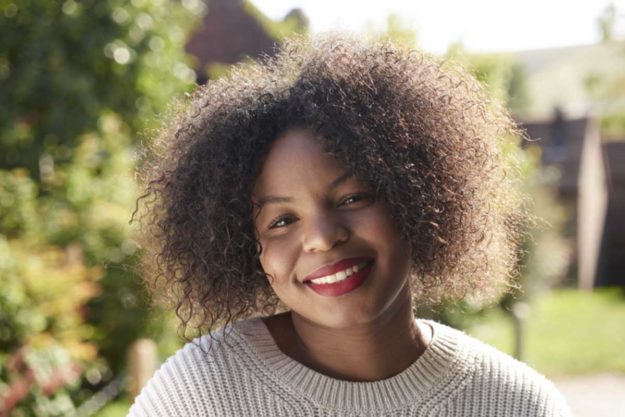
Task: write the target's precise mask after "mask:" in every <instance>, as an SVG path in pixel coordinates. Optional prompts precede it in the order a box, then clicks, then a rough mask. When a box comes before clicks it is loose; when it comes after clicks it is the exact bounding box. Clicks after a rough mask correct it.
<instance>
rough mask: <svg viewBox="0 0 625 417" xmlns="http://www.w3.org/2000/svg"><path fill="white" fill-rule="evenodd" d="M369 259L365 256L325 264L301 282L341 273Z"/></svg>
mask: <svg viewBox="0 0 625 417" xmlns="http://www.w3.org/2000/svg"><path fill="white" fill-rule="evenodd" d="M370 259H371V258H368V257H365V256H359V257H356V258H345V259H341V260H339V261H337V262H334V263H331V264H327V265H324V266H321V267H319V268H317V269H315V270H314V271H313V272H311V273H310V274H308V275H306V276H305V277H304V281H303V282H306V281H310V280H311V279H315V278H321V277H325V276H328V275H333V274H336V273H337V272H339V271H343V270H345V269H347V268H349V267H350V266H354V265H358V264H360V263H362V262H366V261H369V260H370Z"/></svg>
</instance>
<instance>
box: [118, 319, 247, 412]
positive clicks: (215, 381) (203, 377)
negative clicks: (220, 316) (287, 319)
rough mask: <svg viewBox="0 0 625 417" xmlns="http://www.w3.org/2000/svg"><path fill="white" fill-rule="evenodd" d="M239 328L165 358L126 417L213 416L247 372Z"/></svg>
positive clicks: (203, 339)
mask: <svg viewBox="0 0 625 417" xmlns="http://www.w3.org/2000/svg"><path fill="white" fill-rule="evenodd" d="M238 327H239V326H238V325H237V324H234V325H231V326H228V327H227V328H221V329H219V330H217V331H215V332H213V333H212V334H211V335H205V336H202V337H200V338H197V339H195V340H193V341H192V342H190V343H187V344H186V345H185V346H184V347H182V348H181V349H180V350H178V351H177V352H176V353H175V354H174V355H173V356H171V357H170V358H168V359H167V360H166V361H165V363H163V365H162V366H161V367H160V368H159V370H158V371H157V372H156V373H155V374H154V376H153V377H152V378H151V379H150V380H149V381H148V383H147V384H146V386H145V387H144V388H143V389H142V391H141V393H140V394H139V395H138V396H137V398H135V401H134V404H133V405H132V407H131V409H130V412H129V417H144V416H150V417H153V416H154V417H160V416H173V415H175V416H197V415H203V416H212V415H222V414H223V412H221V411H225V410H224V407H226V408H227V407H228V405H227V404H224V399H225V398H228V397H232V395H231V394H232V393H231V392H228V391H231V390H233V389H236V387H237V386H243V385H245V384H244V383H243V380H245V379H248V376H247V374H248V373H249V372H250V368H252V367H250V366H249V365H250V364H249V355H247V354H246V349H247V347H246V346H245V343H244V342H243V339H242V338H241V337H240V335H239V332H238Z"/></svg>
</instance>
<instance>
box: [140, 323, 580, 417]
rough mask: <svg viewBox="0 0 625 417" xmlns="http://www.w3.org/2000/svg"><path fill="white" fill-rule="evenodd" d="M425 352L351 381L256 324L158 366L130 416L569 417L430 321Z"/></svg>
mask: <svg viewBox="0 0 625 417" xmlns="http://www.w3.org/2000/svg"><path fill="white" fill-rule="evenodd" d="M428 323H429V324H430V325H432V326H433V328H434V336H433V338H432V341H431V343H430V345H429V346H428V348H427V350H426V351H425V353H424V354H423V355H422V356H421V357H420V358H419V359H418V360H417V361H416V362H414V363H413V364H412V365H411V366H410V367H408V368H407V369H405V370H404V371H403V372H401V373H400V374H398V375H395V376H393V377H391V378H388V379H385V380H382V381H376V382H348V381H341V380H337V379H333V378H330V377H327V376H325V375H322V374H320V373H317V372H315V371H313V370H311V369H309V368H306V367H305V366H303V365H302V364H300V363H298V362H296V361H294V360H293V359H291V358H290V357H288V356H286V355H285V354H284V353H282V352H281V351H280V349H279V348H278V347H277V345H276V344H275V342H274V340H273V338H272V336H271V334H270V333H269V330H268V329H267V327H266V326H265V324H264V323H263V322H262V320H260V319H251V320H246V321H241V322H237V323H235V324H233V325H231V326H229V327H228V328H227V330H226V331H224V330H223V329H222V330H220V331H218V332H216V333H214V335H213V339H211V338H210V337H207V336H205V337H202V338H200V339H197V340H196V341H195V342H194V343H189V344H187V345H186V346H185V347H184V348H182V349H181V350H180V351H178V352H177V353H176V354H175V355H174V356H173V357H171V358H169V359H168V360H167V362H166V363H165V364H164V365H163V366H162V367H161V368H160V370H159V371H158V372H157V373H156V375H155V376H154V377H153V378H152V379H151V380H150V381H149V382H148V384H147V386H146V387H145V388H144V389H143V391H142V392H141V394H140V395H139V396H138V397H137V398H136V400H135V403H134V405H133V406H132V408H131V409H130V414H129V416H130V417H146V416H150V417H165V416H168V417H171V416H181V417H187V416H188V417H191V416H193V417H196V416H233V417H245V416H315V417H321V416H354V417H355V416H441V417H442V416H466V417H469V416H476V417H478V416H479V417H486V416H519V417H521V416H523V417H533V416H570V415H571V414H570V411H569V410H568V408H567V406H566V404H565V403H564V401H563V400H562V398H561V396H560V394H559V393H558V392H557V391H556V390H555V388H554V387H553V386H552V385H551V383H549V382H548V381H547V380H546V379H545V378H543V377H542V376H541V375H539V374H537V373H536V372H535V371H533V370H532V369H530V368H529V367H527V366H526V365H524V364H522V363H520V362H517V361H516V360H514V359H512V358H510V357H508V356H506V355H504V354H503V353H500V352H499V351H497V350H495V349H493V348H491V347H489V346H486V345H484V344H483V343H481V342H479V341H477V340H475V339H473V338H471V337H469V336H467V335H465V334H463V333H461V332H459V331H457V330H454V329H452V328H449V327H446V326H444V325H442V324H438V323H434V322H428Z"/></svg>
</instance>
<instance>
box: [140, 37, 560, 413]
mask: <svg viewBox="0 0 625 417" xmlns="http://www.w3.org/2000/svg"><path fill="white" fill-rule="evenodd" d="M513 132H514V127H513V124H512V123H511V121H510V119H509V118H508V117H507V116H506V115H505V114H504V112H502V111H501V110H500V109H498V108H497V107H496V106H494V105H493V104H492V103H489V102H488V101H487V100H486V97H485V95H484V94H483V92H482V89H481V88H480V86H479V85H478V84H477V82H476V81H474V80H473V79H471V77H470V76H468V75H466V74H465V73H464V72H462V71H461V70H459V69H455V68H452V67H451V66H450V65H449V64H448V63H441V62H438V61H436V60H435V59H433V58H431V57H428V56H426V55H423V54H420V53H417V52H414V51H405V50H401V49H398V48H396V47H394V46H393V45H391V44H388V43H374V44H365V43H361V42H359V41H356V40H353V39H350V38H348V37H346V36H341V35H330V36H326V37H324V38H321V39H318V40H314V41H309V40H306V39H295V40H291V41H289V42H287V43H286V44H285V45H284V46H283V47H282V49H281V50H280V51H279V52H278V54H277V56H276V57H275V58H267V59H266V60H265V61H264V62H260V63H253V64H250V65H247V66H241V67H238V68H236V69H235V70H234V71H233V73H232V74H231V75H230V76H229V77H228V78H225V79H222V80H218V81H215V82H213V83H211V84H209V85H208V86H206V87H205V88H202V89H200V90H199V91H198V92H197V93H196V94H195V95H194V97H193V98H192V100H191V101H190V103H188V104H187V105H186V107H184V110H179V111H178V113H177V119H176V123H175V124H172V126H171V128H165V129H164V131H163V133H162V134H161V136H160V139H159V140H158V141H157V142H156V143H155V145H154V146H153V148H152V150H153V154H152V155H151V156H150V157H149V158H148V162H147V163H146V165H145V166H144V168H143V170H142V173H143V178H144V180H145V183H146V184H147V190H146V194H145V196H144V198H143V201H144V202H145V203H144V212H143V213H144V214H143V215H142V217H141V223H142V225H143V226H144V236H145V239H144V246H145V249H146V252H147V254H148V255H147V256H146V267H148V269H146V271H148V273H147V274H146V275H147V276H151V277H154V281H155V282H158V283H161V284H163V283H164V284H165V288H167V289H169V290H172V291H173V293H174V294H175V295H176V296H177V297H178V298H177V303H178V304H177V312H178V314H179V316H180V318H181V319H182V323H183V330H184V329H185V328H187V327H189V326H195V327H197V328H198V329H200V330H203V331H206V332H207V334H206V335H205V336H202V337H200V338H198V339H196V340H194V341H193V342H191V343H188V344H187V345H186V346H185V347H184V348H183V349H181V350H180V351H179V352H178V353H176V354H175V355H174V356H173V357H172V358H170V359H169V360H168V361H167V362H166V363H165V364H164V365H163V367H162V368H161V369H160V370H159V371H158V372H157V374H156V375H155V376H154V377H153V378H152V380H151V381H150V382H149V383H148V385H147V386H146V388H145V389H144V390H143V391H142V393H141V394H140V396H139V397H138V398H137V399H136V401H135V404H134V405H133V407H132V409H131V411H130V415H131V416H171V415H176V416H198V415H202V416H247V415H263V416H264V415H269V416H274V415H275V416H278V415H280V416H300V415H301V416H356V415H358V416H379V415H388V416H417V415H424V416H425V415H427V416H502V415H505V416H517V415H518V416H565V415H569V411H568V409H567V407H566V405H565V404H564V402H563V401H562V399H561V397H560V395H559V394H558V393H557V391H556V390H555V389H554V388H553V386H552V385H551V384H550V383H549V382H548V381H546V380H545V379H544V378H543V377H542V376H540V375H538V374H537V373H536V372H534V371H533V370H531V369H530V368H528V367H527V366H525V365H523V364H521V363H519V362H516V361H515V360H513V359H511V358H509V357H507V356H506V355H504V354H502V353H500V352H498V351H496V350H494V349H493V348H490V347H488V346H485V345H483V344H482V343H480V342H478V341H476V340H474V339H472V338H470V337H468V336H466V335H464V334H462V333H461V332H458V331H456V330H453V329H451V328H449V327H446V326H444V325H442V324H439V323H436V322H433V321H426V320H418V319H417V320H415V318H414V315H413V310H414V309H415V308H416V307H418V306H423V305H432V304H433V303H438V302H441V301H443V300H460V299H462V298H464V297H468V296H471V297H488V296H494V295H496V294H497V293H499V292H501V290H503V289H505V288H506V287H507V280H508V278H509V276H510V275H511V274H512V269H513V267H514V265H515V262H516V256H515V253H516V242H517V241H518V234H517V233H516V231H515V230H516V228H515V225H516V224H518V222H519V221H520V219H521V215H520V214H519V211H518V203H519V198H518V194H517V193H516V192H515V188H514V186H513V185H514V184H513V178H514V175H513V172H512V171H511V166H510V164H504V162H503V160H502V155H501V150H502V148H503V147H504V146H505V145H506V143H505V141H506V140H509V139H510V137H511V135H510V134H511V133H513ZM506 138H507V139H506ZM153 261H155V262H153ZM149 267H152V269H150V268H149ZM159 291H162V290H159ZM218 327H219V329H218V330H213V329H216V328H218Z"/></svg>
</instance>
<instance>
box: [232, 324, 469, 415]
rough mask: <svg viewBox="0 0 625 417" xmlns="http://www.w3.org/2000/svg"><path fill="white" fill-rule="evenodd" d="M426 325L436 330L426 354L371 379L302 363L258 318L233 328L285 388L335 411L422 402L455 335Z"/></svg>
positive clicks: (448, 360)
mask: <svg viewBox="0 0 625 417" xmlns="http://www.w3.org/2000/svg"><path fill="white" fill-rule="evenodd" d="M427 323H428V324H430V325H431V326H432V328H433V329H434V334H433V337H432V340H431V341H430V344H429V346H428V347H427V349H426V350H425V352H424V353H423V354H422V355H421V356H420V357H419V358H418V359H417V360H416V361H415V362H414V363H413V364H412V365H410V366H409V367H408V368H406V369H405V370H403V371H402V372H400V373H399V374H397V375H395V376H392V377H390V378H387V379H384V380H380V381H373V382H351V381H345V380H339V379H335V378H331V377H328V376H326V375H323V374H321V373H319V372H316V371H314V370H312V369H310V368H308V367H306V366H304V365H302V364H301V363H299V362H297V361H295V360H294V359H292V358H290V357H289V356H287V355H285V354H284V353H283V352H282V351H281V350H280V349H279V348H278V346H277V344H276V343H275V341H274V339H273V337H272V336H271V333H270V332H269V329H268V328H267V326H266V325H265V323H264V322H263V321H262V320H261V319H260V318H254V319H250V320H245V321H241V322H238V323H236V324H235V325H234V329H233V330H234V331H235V332H236V333H238V334H240V335H241V336H242V337H243V339H244V340H245V341H246V345H247V346H248V347H249V348H250V349H249V350H250V352H251V354H252V355H254V356H256V357H257V358H258V359H260V361H261V362H262V363H263V364H264V366H265V368H266V369H267V370H268V371H269V372H270V373H271V374H273V375H274V376H275V377H276V378H277V379H278V380H279V381H280V382H281V383H282V384H283V385H284V386H286V387H287V389H290V390H293V391H296V392H298V393H299V394H300V395H302V396H304V397H305V398H308V399H310V400H312V401H313V402H315V403H317V404H319V405H325V406H327V407H328V408H331V409H334V410H337V409H343V410H368V411H373V410H389V409H390V408H399V407H401V406H403V405H406V404H409V403H414V402H415V401H420V400H423V398H424V396H425V395H426V394H427V393H428V392H431V391H432V388H433V387H435V386H436V385H437V384H439V383H441V382H442V381H443V379H444V378H445V376H446V375H447V374H448V372H449V369H450V367H451V365H452V363H453V362H455V359H456V357H457V356H458V342H457V337H454V334H453V332H454V331H453V330H452V329H450V328H447V327H446V326H443V325H441V324H438V323H436V322H431V321H427Z"/></svg>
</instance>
